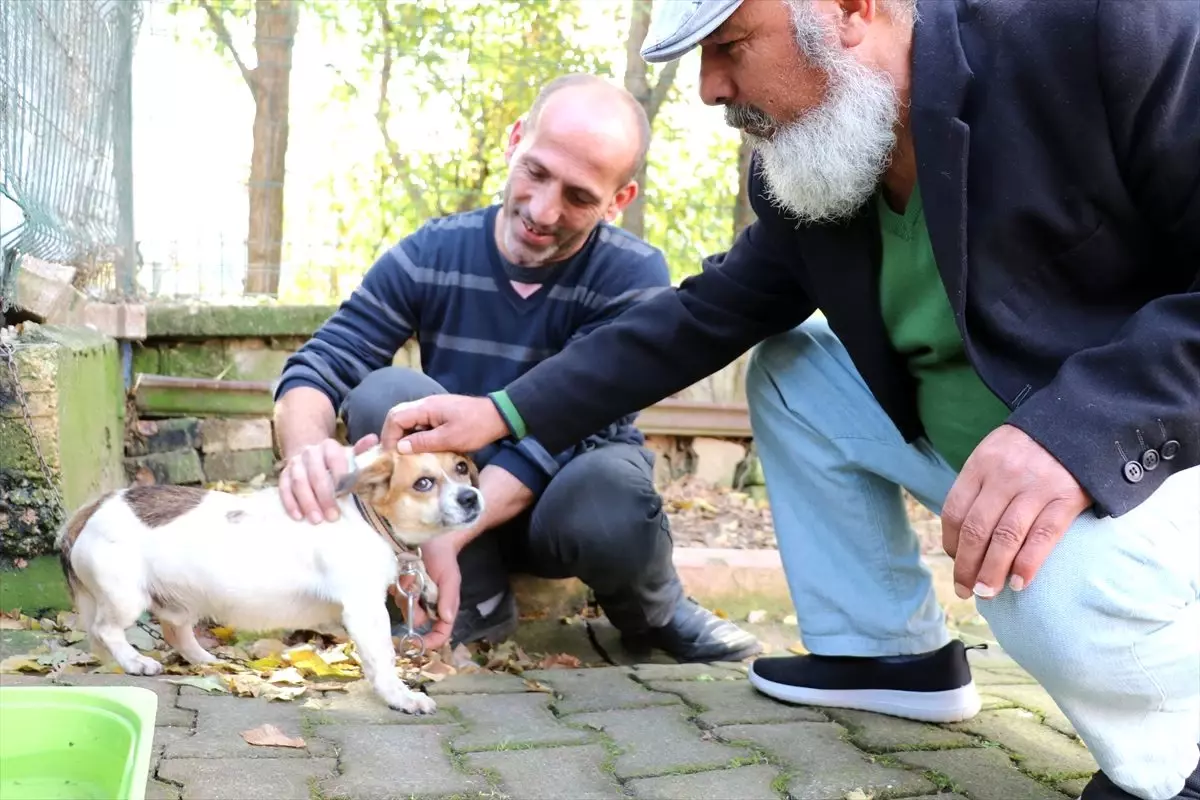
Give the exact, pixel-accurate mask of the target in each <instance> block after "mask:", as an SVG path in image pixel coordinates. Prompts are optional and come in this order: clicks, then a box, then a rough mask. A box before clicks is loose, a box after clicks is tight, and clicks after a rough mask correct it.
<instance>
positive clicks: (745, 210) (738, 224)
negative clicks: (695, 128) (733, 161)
mask: <svg viewBox="0 0 1200 800" xmlns="http://www.w3.org/2000/svg"><path fill="white" fill-rule="evenodd" d="M753 154H754V148H753V147H752V146H751V145H750V143H749V142H747V141H746V137H744V136H743V137H742V142H741V144H739V145H738V191H737V197H736V198H735V199H734V201H733V238H734V239H737V236H738V234H739V233H741V232H742V229H743V228H745V227H746V226H747V225H749V224H750V223H751V222H754V220H755V217H756V216H757V215H756V214H755V213H754V209H753V208H751V207H750V156H752V155H753Z"/></svg>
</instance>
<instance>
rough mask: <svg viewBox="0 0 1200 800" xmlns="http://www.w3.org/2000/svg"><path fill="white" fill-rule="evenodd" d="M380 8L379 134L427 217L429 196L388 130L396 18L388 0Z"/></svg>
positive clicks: (412, 198) (420, 212) (397, 173)
mask: <svg viewBox="0 0 1200 800" xmlns="http://www.w3.org/2000/svg"><path fill="white" fill-rule="evenodd" d="M376 9H377V10H378V12H379V22H380V26H381V27H382V29H383V68H382V69H381V70H380V71H379V106H378V108H377V109H376V111H375V122H376V123H377V124H378V126H379V135H380V136H382V137H383V147H384V149H385V150H386V151H387V156H388V162H389V163H390V164H391V165H392V171H393V172H394V173H395V177H396V179H397V180H399V181H400V182H401V183H402V184H403V185H404V191H405V193H406V194H407V195H408V199H409V201H411V202H412V204H413V205H414V206H416V209H417V214H418V215H419V216H421V217H427V216H429V205H428V204H427V203H426V202H425V195H424V193H423V192H422V191H421V187H420V186H418V185H417V184H416V182H415V181H414V180H413V179H412V173H411V171H410V170H409V165H408V164H407V163H406V160H405V158H404V156H403V155H402V154H401V153H400V146H399V145H397V144H396V140H395V139H393V138H392V134H391V133H390V132H389V131H388V122H389V120H390V119H391V116H392V111H391V105H389V103H388V87H389V86H390V85H391V82H392V65H393V64H394V62H395V58H394V56H393V54H392V18H391V15H390V14H388V8H387V0H377V3H376Z"/></svg>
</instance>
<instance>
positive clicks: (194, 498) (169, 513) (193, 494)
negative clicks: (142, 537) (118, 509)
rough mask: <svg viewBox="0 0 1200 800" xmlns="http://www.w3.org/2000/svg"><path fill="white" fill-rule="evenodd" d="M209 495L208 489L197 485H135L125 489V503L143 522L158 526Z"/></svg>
mask: <svg viewBox="0 0 1200 800" xmlns="http://www.w3.org/2000/svg"><path fill="white" fill-rule="evenodd" d="M207 495H208V490H207V489H198V488H196V487H195V486H172V485H169V484H165V485H161V486H134V487H131V488H129V489H126V490H125V503H126V505H128V506H129V508H130V509H131V510H132V511H133V513H134V514H135V515H136V516H137V518H138V519H139V520H141V521H142V524H144V525H148V526H149V527H151V528H157V527H159V526H161V525H166V524H167V523H168V522H171V521H172V520H175V519H178V518H179V517H181V516H183V515H184V514H186V513H187V512H189V511H191V510H192V509H193V508H195V507H196V506H198V505H199V504H200V501H201V500H203V499H204V498H205V497H206V496H207Z"/></svg>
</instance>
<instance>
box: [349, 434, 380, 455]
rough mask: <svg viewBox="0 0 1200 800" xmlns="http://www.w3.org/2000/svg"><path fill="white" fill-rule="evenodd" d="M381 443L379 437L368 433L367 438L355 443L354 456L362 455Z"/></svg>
mask: <svg viewBox="0 0 1200 800" xmlns="http://www.w3.org/2000/svg"><path fill="white" fill-rule="evenodd" d="M378 443H379V437H378V436H376V435H375V434H373V433H368V434H367V435H366V436H364V437H362V438H361V439H359V440H358V441H357V442H355V443H354V455H356V456H358V455H362V454H363V453H365V452H367V451H368V450H370V449H371V448H372V447H374V446H375V445H376V444H378Z"/></svg>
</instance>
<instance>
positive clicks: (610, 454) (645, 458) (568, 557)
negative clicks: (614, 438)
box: [341, 367, 683, 633]
mask: <svg viewBox="0 0 1200 800" xmlns="http://www.w3.org/2000/svg"><path fill="white" fill-rule="evenodd" d="M445 391H446V390H445V389H444V388H442V386H441V385H440V384H438V383H437V382H436V381H434V380H433V379H432V378H429V377H428V376H426V375H424V374H422V373H420V372H417V371H415V370H411V369H406V368H402V367H385V368H384V369H380V370H377V371H376V372H374V373H372V374H370V375H368V376H367V378H366V379H365V380H364V381H363V382H362V383H360V384H359V385H358V386H357V387H355V389H354V390H353V391H351V392H350V394H349V395H348V396H347V398H346V400H345V402H344V403H343V405H342V409H341V414H342V419H343V421H344V423H345V426H346V435H347V437H348V438H349V440H350V442H351V443H353V442H356V441H358V440H359V439H361V438H362V437H364V436H366V435H368V434H371V433H375V434H378V433H379V432H380V430H381V429H382V427H383V421H384V419H385V417H386V416H387V412H388V410H389V409H391V408H392V406H394V405H396V404H397V403H403V402H407V401H410V400H418V399H420V398H422V397H427V396H429V395H431V394H444V393H445ZM476 455H477V454H476ZM477 464H478V466H479V468H480V469H483V468H484V467H485V466H486V463H479V462H478V461H477ZM653 465H654V454H653V453H651V452H650V451H649V450H647V449H645V448H643V447H638V446H636V445H632V444H623V443H614V444H606V445H602V446H600V447H597V448H595V449H593V450H589V451H587V452H584V453H581V454H580V455H578V456H576V457H575V458H574V459H572V460H571V461H570V462H569V463H568V464H567V465H566V466H565V467H563V468H562V469H561V470H559V472H558V473H557V474H556V475H555V476H554V477H553V478H552V479H551V481H550V483H549V485H548V486H547V487H546V490H545V491H544V492H543V493H542V495H541V496H540V497H539V498H537V499H536V500H535V502H534V505H533V506H532V507H531V508H529V509H527V510H526V511H524V512H522V513H521V514H518V515H517V516H516V517H514V518H513V519H512V520H510V521H508V522H506V523H504V524H502V525H500V526H498V527H496V528H494V529H492V530H489V531H485V532H484V533H483V534H481V535H480V536H478V537H476V538H475V540H474V541H472V542H471V543H470V544H469V545H467V546H466V547H465V548H463V551H462V553H461V554H460V555H459V568H460V570H461V571H462V591H461V598H460V604H461V606H462V607H467V606H478V605H479V604H482V603H484V602H485V601H487V600H489V599H491V598H494V597H496V596H497V595H498V594H500V593H502V592H504V591H505V590H506V589H507V588H508V585H509V583H508V576H509V574H510V573H513V572H519V573H525V574H530V575H535V576H537V577H541V578H571V577H574V578H578V579H579V580H581V581H583V583H585V584H586V585H587V586H589V587H590V588H591V589H592V591H593V592H595V595H596V600H597V602H599V604H600V605H601V607H602V608H603V609H604V611H605V614H606V615H607V616H608V618H609V620H610V621H611V622H612V623H613V625H614V626H616V627H617V628H618V629H620V630H622V631H624V632H627V633H636V632H640V631H643V630H645V629H646V628H648V627H659V626H662V625H665V624H666V623H667V622H668V621H669V620H670V619H671V615H672V614H673V613H674V610H675V606H676V603H677V602H678V601H679V599H680V598H681V597H682V595H683V588H682V585H681V584H680V582H679V578H678V575H677V574H676V572H675V567H674V565H673V563H672V561H671V551H672V540H671V531H670V525H669V522H668V520H667V516H666V514H665V513H664V510H663V501H662V497H661V496H660V495H659V493H658V491H657V490H656V489H655V487H654V473H653Z"/></svg>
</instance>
